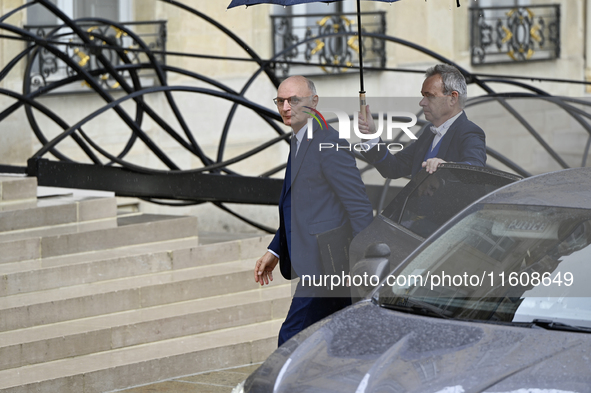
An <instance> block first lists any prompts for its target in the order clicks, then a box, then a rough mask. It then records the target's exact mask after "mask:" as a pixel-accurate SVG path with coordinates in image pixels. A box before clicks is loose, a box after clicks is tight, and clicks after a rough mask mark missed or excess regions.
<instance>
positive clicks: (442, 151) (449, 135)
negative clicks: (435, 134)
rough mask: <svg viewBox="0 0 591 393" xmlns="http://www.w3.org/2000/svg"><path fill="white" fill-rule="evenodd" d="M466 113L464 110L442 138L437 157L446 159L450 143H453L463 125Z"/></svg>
mask: <svg viewBox="0 0 591 393" xmlns="http://www.w3.org/2000/svg"><path fill="white" fill-rule="evenodd" d="M465 117H466V114H465V113H464V112H462V114H461V115H460V117H458V118H457V119H456V121H454V122H453V124H452V125H451V127H449V129H448V130H447V132H446V133H445V135H444V136H443V138H441V142H440V143H441V144H440V145H439V151H438V152H437V157H439V158H441V159H445V155H446V154H447V150H448V149H449V145H450V144H451V140H452V139H453V138H454V135H455V133H456V130H457V129H459V128H460V127H461V124H462V123H463V122H464V118H465Z"/></svg>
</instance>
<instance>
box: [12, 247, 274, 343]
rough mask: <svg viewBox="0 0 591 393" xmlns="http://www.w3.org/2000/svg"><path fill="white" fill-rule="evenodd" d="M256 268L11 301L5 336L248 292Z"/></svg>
mask: <svg viewBox="0 0 591 393" xmlns="http://www.w3.org/2000/svg"><path fill="white" fill-rule="evenodd" d="M252 269H253V261H252V260H250V259H247V260H243V261H235V262H226V263H219V264H217V265H215V266H198V267H194V268H187V269H180V270H173V271H166V272H159V273H152V274H146V275H142V276H138V277H127V278H122V279H116V280H108V281H101V282H96V283H89V284H82V285H75V286H70V287H64V288H57V289H50V290H46V291H38V292H31V293H23V294H18V295H12V296H5V297H2V298H0V331H2V332H4V331H9V330H13V329H22V328H27V327H33V326H40V325H44V324H49V323H56V322H62V321H68V320H73V319H79V318H86V317H91V316H96V315H103V314H111V313H116V312H120V311H127V310H134V309H137V310H139V309H142V308H146V307H152V306H156V305H163V304H169V303H175V302H181V301H186V300H193V299H199V298H205V297H209V296H218V295H223V294H228V293H232V292H242V291H248V290H252V289H256V288H258V286H259V285H258V284H257V283H255V282H254V280H253V270H252ZM277 282H279V280H276V281H275V283H277ZM275 285H276V284H275Z"/></svg>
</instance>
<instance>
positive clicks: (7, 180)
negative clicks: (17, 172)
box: [0, 175, 37, 204]
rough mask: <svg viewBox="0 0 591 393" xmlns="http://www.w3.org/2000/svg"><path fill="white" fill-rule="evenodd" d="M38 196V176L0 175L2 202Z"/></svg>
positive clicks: (30, 198) (0, 201)
mask: <svg viewBox="0 0 591 393" xmlns="http://www.w3.org/2000/svg"><path fill="white" fill-rule="evenodd" d="M36 198H37V178H36V177H22V176H8V175H2V176H0V204H4V203H12V202H16V201H23V200H34V199H36Z"/></svg>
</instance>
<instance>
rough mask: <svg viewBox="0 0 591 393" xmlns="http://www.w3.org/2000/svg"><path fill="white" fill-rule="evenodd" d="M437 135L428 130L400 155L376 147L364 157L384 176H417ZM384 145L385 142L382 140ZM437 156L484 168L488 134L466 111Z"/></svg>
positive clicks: (453, 125) (384, 148)
mask: <svg viewBox="0 0 591 393" xmlns="http://www.w3.org/2000/svg"><path fill="white" fill-rule="evenodd" d="M434 137H435V135H434V134H433V133H432V132H431V131H430V130H429V129H428V128H427V129H425V131H424V132H423V133H422V134H421V136H419V139H417V140H416V141H415V142H414V143H412V144H410V145H409V146H407V147H405V148H404V149H402V150H401V151H399V152H398V153H396V154H389V151H388V149H387V148H386V146H384V145H382V146H379V150H378V146H374V147H373V148H372V149H370V150H369V151H367V152H362V154H363V155H364V156H365V158H367V160H368V161H369V163H370V164H372V165H374V166H375V167H376V169H377V170H378V171H379V172H380V174H381V175H382V176H384V177H388V178H391V179H397V178H399V177H402V176H408V175H411V176H414V175H415V174H416V173H417V172H419V171H420V170H421V169H422V164H423V161H425V154H427V149H430V147H431V143H432V142H433V138H434ZM380 142H382V141H381V140H380ZM439 143H440V146H439V152H438V153H437V155H436V157H438V158H441V159H443V160H445V161H447V162H455V163H461V164H469V165H476V166H484V165H485V163H486V146H485V137H484V131H482V129H481V128H480V127H478V126H477V125H476V124H474V123H472V122H471V121H470V120H468V118H467V117H466V113H464V112H462V114H461V115H460V117H458V118H457V119H456V121H454V122H453V124H452V125H451V127H450V128H449V129H448V130H447V132H446V133H445V135H444V136H443V138H442V139H441V141H440V142H439Z"/></svg>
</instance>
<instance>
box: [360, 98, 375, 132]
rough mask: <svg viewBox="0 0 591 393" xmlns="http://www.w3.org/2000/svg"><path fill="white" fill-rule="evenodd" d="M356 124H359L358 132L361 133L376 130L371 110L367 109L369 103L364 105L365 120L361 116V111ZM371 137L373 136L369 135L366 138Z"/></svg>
mask: <svg viewBox="0 0 591 393" xmlns="http://www.w3.org/2000/svg"><path fill="white" fill-rule="evenodd" d="M357 125H358V126H359V132H361V133H362V134H374V133H375V132H376V125H375V123H374V121H373V116H372V115H371V111H370V110H369V105H367V106H366V107H365V120H364V119H363V117H362V116H361V112H359V116H358V121H357ZM371 138H373V136H371V137H369V138H368V139H371Z"/></svg>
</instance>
